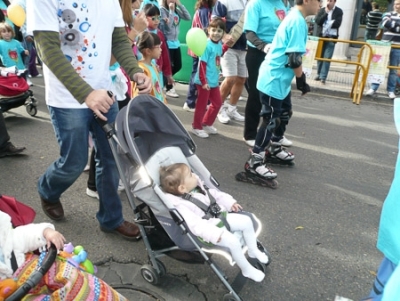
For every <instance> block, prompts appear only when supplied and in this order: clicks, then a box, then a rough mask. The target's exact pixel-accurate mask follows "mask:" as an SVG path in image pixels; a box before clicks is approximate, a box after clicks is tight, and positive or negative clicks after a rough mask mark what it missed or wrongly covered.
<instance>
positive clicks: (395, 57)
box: [387, 48, 400, 92]
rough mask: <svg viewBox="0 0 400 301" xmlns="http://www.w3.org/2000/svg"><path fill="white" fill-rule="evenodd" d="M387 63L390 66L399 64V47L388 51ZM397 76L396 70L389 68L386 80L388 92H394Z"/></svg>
mask: <svg viewBox="0 0 400 301" xmlns="http://www.w3.org/2000/svg"><path fill="white" fill-rule="evenodd" d="M389 64H390V66H399V65H400V49H396V48H393V49H392V50H391V51H390V58H389ZM397 77H398V75H397V70H396V69H390V71H389V77H388V82H387V91H388V92H394V91H395V90H396V84H397Z"/></svg>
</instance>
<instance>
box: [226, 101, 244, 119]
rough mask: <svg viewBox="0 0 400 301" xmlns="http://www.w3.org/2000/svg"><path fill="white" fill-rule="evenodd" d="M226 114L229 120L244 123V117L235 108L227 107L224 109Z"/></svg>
mask: <svg viewBox="0 0 400 301" xmlns="http://www.w3.org/2000/svg"><path fill="white" fill-rule="evenodd" d="M226 114H227V115H228V117H229V118H230V119H233V120H236V121H244V116H242V115H240V114H239V112H238V111H237V107H236V106H231V105H228V108H227V109H226Z"/></svg>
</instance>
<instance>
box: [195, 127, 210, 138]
mask: <svg viewBox="0 0 400 301" xmlns="http://www.w3.org/2000/svg"><path fill="white" fill-rule="evenodd" d="M192 133H193V134H195V135H196V136H197V137H200V138H208V134H207V133H206V132H205V131H204V130H199V129H193V128H192Z"/></svg>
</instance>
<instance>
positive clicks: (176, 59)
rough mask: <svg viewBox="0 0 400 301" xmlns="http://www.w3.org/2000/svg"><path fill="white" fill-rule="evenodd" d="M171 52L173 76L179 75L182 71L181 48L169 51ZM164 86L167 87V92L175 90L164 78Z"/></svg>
mask: <svg viewBox="0 0 400 301" xmlns="http://www.w3.org/2000/svg"><path fill="white" fill-rule="evenodd" d="M168 52H169V59H170V60H171V68H172V75H175V73H178V71H179V70H181V69H182V55H181V48H176V49H168ZM164 83H165V84H164V85H165V86H166V87H167V90H170V89H172V88H173V86H172V85H169V84H168V82H167V80H166V77H164Z"/></svg>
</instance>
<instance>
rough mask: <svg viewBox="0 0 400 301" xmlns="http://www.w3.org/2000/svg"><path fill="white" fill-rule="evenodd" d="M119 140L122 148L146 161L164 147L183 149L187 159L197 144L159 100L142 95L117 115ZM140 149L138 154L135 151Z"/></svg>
mask: <svg viewBox="0 0 400 301" xmlns="http://www.w3.org/2000/svg"><path fill="white" fill-rule="evenodd" d="M116 130H117V137H118V140H119V142H120V143H121V145H123V146H124V147H127V150H129V152H130V153H131V154H132V155H133V156H134V157H135V156H139V154H140V159H141V160H137V159H139V158H134V159H135V160H136V161H142V162H145V161H147V159H148V158H149V157H150V156H151V155H152V154H153V153H155V152H156V151H157V150H159V149H160V148H163V147H165V146H179V147H180V148H181V149H182V151H183V153H184V154H185V155H186V156H190V155H191V154H193V153H194V152H195V150H196V145H195V143H194V141H193V140H192V138H191V137H190V135H189V134H188V132H187V131H186V129H185V128H184V127H183V125H182V124H181V122H180V121H179V119H178V117H177V116H176V115H175V114H174V113H173V112H172V111H171V110H170V109H169V108H168V107H167V106H166V105H165V104H163V103H162V102H160V101H159V100H158V99H157V98H155V97H153V96H150V95H139V96H137V97H135V98H134V99H133V100H132V101H130V102H129V104H128V106H126V107H124V108H123V109H122V110H121V111H120V112H119V113H118V115H117V119H116ZM135 148H136V149H137V150H138V154H137V153H136V151H134V149H135Z"/></svg>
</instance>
